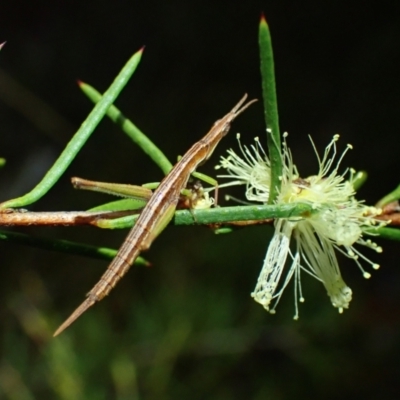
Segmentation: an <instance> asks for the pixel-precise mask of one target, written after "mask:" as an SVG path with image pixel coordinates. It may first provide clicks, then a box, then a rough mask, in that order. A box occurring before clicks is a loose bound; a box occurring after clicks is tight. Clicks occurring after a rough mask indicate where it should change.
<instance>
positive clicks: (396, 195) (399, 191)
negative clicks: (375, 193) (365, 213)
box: [376, 185, 400, 207]
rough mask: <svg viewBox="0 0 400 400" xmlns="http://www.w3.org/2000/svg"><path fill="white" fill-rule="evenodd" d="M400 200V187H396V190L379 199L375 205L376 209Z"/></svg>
mask: <svg viewBox="0 0 400 400" xmlns="http://www.w3.org/2000/svg"><path fill="white" fill-rule="evenodd" d="M399 199H400V185H399V186H397V188H396V189H394V190H393V191H392V192H390V193H389V194H387V195H386V196H385V197H383V198H382V199H380V200H379V201H378V203H376V206H377V207H384V206H386V205H387V204H389V203H392V202H394V201H397V200H399Z"/></svg>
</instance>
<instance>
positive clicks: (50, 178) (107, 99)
mask: <svg viewBox="0 0 400 400" xmlns="http://www.w3.org/2000/svg"><path fill="white" fill-rule="evenodd" d="M142 52H143V50H139V51H138V52H136V53H135V54H134V55H133V56H132V57H131V59H130V60H129V61H128V62H127V63H126V65H125V66H124V67H123V68H122V70H121V72H120V73H119V74H118V75H117V77H116V78H115V80H114V82H113V83H112V84H111V86H110V87H109V88H108V89H107V91H106V92H105V93H104V95H103V97H102V99H101V101H99V102H98V103H97V104H96V106H95V107H94V108H93V110H92V112H91V113H90V114H89V116H88V117H87V118H86V120H85V121H84V122H83V124H82V125H81V127H80V128H79V129H78V131H77V132H76V133H75V135H74V136H73V138H72V139H71V140H70V142H69V143H68V144H67V146H66V148H65V149H64V151H63V152H62V153H61V155H60V157H59V158H58V159H57V161H56V162H55V163H54V165H53V166H52V167H51V168H50V170H49V171H47V173H46V175H45V176H44V177H43V179H42V180H41V182H40V183H39V184H38V185H37V186H36V187H34V188H33V189H32V190H31V191H30V192H29V193H27V194H26V195H24V196H21V197H18V198H15V199H12V200H8V201H5V202H4V203H1V204H0V209H5V208H13V207H23V206H26V205H28V204H32V203H34V202H35V201H37V200H39V199H40V198H41V197H42V196H44V195H45V194H46V193H47V192H48V191H49V190H50V189H51V187H52V186H53V185H54V184H55V183H56V182H57V181H58V179H59V178H60V176H61V175H62V174H63V173H64V171H65V170H66V169H67V168H68V166H69V165H70V164H71V162H72V161H73V159H74V158H75V156H76V155H77V154H78V152H79V150H80V149H81V148H82V146H83V145H84V144H85V143H86V141H87V139H88V138H89V137H90V135H91V134H92V132H93V131H94V129H95V128H96V126H97V125H98V124H99V122H100V121H101V119H102V118H103V116H104V115H105V114H106V112H107V110H108V108H109V107H110V106H111V105H112V103H113V102H114V101H115V99H116V98H117V97H118V95H119V94H120V92H121V91H122V89H123V88H124V87H125V85H126V84H127V83H128V81H129V79H130V77H131V76H132V74H133V73H134V72H135V70H136V67H137V66H138V64H139V62H140V59H141V57H142Z"/></svg>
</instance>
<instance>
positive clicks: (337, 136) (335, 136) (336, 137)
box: [333, 133, 340, 142]
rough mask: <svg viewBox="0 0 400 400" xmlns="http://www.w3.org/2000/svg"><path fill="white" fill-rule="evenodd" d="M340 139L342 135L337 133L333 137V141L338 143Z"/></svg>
mask: <svg viewBox="0 0 400 400" xmlns="http://www.w3.org/2000/svg"><path fill="white" fill-rule="evenodd" d="M339 138H340V135H339V134H338V133H337V134H336V135H333V140H334V141H335V142H336V141H338V140H339Z"/></svg>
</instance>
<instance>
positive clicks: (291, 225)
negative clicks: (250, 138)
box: [217, 134, 384, 319]
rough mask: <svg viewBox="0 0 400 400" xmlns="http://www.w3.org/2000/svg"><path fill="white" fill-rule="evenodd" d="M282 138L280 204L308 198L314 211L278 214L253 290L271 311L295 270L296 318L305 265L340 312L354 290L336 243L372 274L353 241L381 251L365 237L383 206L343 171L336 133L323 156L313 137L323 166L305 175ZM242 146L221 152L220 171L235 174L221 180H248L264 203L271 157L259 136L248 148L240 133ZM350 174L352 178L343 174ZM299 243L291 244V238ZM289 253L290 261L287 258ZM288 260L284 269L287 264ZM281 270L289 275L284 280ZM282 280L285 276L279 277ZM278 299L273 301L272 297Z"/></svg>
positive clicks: (251, 193)
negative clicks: (362, 197)
mask: <svg viewBox="0 0 400 400" xmlns="http://www.w3.org/2000/svg"><path fill="white" fill-rule="evenodd" d="M286 136H287V134H284V142H283V152H282V161H283V171H282V176H281V178H280V179H281V184H282V185H281V189H280V192H279V195H278V198H277V200H276V204H278V205H279V204H288V203H309V204H311V205H312V208H313V209H314V210H315V212H312V213H311V215H310V216H308V217H295V218H290V219H277V220H275V233H274V235H273V237H272V240H271V242H270V244H269V247H268V251H267V254H266V256H265V259H264V264H263V267H262V269H261V273H260V276H259V277H258V281H257V285H256V287H255V289H254V292H253V293H252V294H251V295H252V297H253V298H254V300H255V301H257V302H258V303H260V304H261V305H262V306H263V307H264V308H265V309H266V310H268V311H269V312H271V313H274V312H275V307H276V305H277V303H278V302H279V299H280V297H281V295H282V293H283V290H284V289H285V287H286V286H287V284H288V283H289V281H290V280H291V279H292V277H293V276H294V281H295V283H294V291H295V316H294V318H295V319H297V318H298V314H299V313H298V302H299V301H300V302H303V301H304V298H303V295H302V290H301V280H300V273H301V271H305V272H307V273H308V274H310V275H312V276H313V277H314V278H316V279H317V280H319V281H321V282H322V283H323V285H324V286H325V289H326V290H327V293H328V296H329V297H330V299H331V302H332V305H333V306H334V307H336V308H338V310H339V312H340V313H342V312H343V309H345V308H348V307H349V303H350V301H351V298H352V291H351V289H350V288H349V287H348V286H347V285H346V283H345V282H344V281H343V278H342V276H341V274H340V270H339V265H338V262H337V258H336V254H335V249H336V250H339V251H340V252H341V253H343V254H345V255H346V256H347V257H349V258H351V259H353V260H354V261H355V262H356V264H357V266H358V267H359V269H360V270H361V272H362V274H363V276H364V277H365V278H369V277H370V276H371V275H370V274H369V273H368V272H366V271H365V270H364V269H363V267H362V266H361V263H360V259H362V260H364V261H365V262H367V263H368V264H370V265H371V266H372V268H374V269H378V268H379V265H378V264H375V263H373V262H372V261H370V260H369V259H368V258H366V257H365V256H363V255H362V254H361V253H360V252H359V251H358V250H356V249H355V248H354V247H353V245H354V244H356V243H357V244H361V245H364V246H367V247H370V248H372V249H374V250H375V251H376V252H378V253H379V252H381V251H382V249H381V247H379V246H377V245H376V244H375V243H373V242H372V241H371V240H364V239H363V234H364V230H365V228H368V227H370V226H371V225H376V224H379V225H383V224H384V223H382V222H377V221H376V219H375V217H376V216H377V215H378V214H379V213H380V210H378V209H376V208H373V207H367V206H365V205H364V204H363V203H362V202H360V201H357V200H356V199H355V197H354V195H355V190H354V187H353V181H354V171H353V170H350V171H349V170H348V169H347V170H345V172H344V173H342V174H339V173H338V168H339V166H340V164H341V162H342V159H343V157H344V155H345V154H346V152H347V151H348V150H349V149H351V148H352V147H351V145H348V146H347V148H346V150H345V151H344V152H343V153H342V155H341V156H340V157H339V158H338V160H337V161H336V158H337V150H336V142H337V140H338V139H339V135H335V136H334V137H333V139H332V141H331V142H330V143H329V145H328V146H327V147H326V149H325V152H324V155H323V157H322V159H321V158H320V157H319V155H318V152H317V150H316V148H315V146H314V143H313V142H312V140H311V143H312V146H313V148H314V151H315V154H316V156H317V160H318V164H319V170H318V173H317V175H313V176H310V177H308V178H305V179H303V178H301V177H300V175H299V173H298V170H297V167H296V165H295V164H294V163H293V159H292V155H291V152H290V150H289V148H288V146H287V143H286ZM238 141H239V147H240V150H241V153H242V155H243V157H244V158H241V157H240V156H238V155H237V154H236V153H235V152H234V151H233V150H228V156H227V157H222V158H221V161H220V164H219V165H218V166H217V168H223V169H225V170H227V172H228V173H227V174H226V175H219V176H218V177H222V178H229V179H232V178H233V179H234V180H233V181H231V182H229V183H226V184H224V185H222V186H232V185H240V184H243V185H246V197H247V199H248V200H250V201H258V202H262V203H266V202H267V201H268V197H269V188H270V182H271V169H270V161H269V158H268V156H267V154H266V153H265V151H264V149H263V148H262V146H261V145H260V143H259V141H258V138H256V139H255V144H254V145H251V146H250V148H248V147H246V146H242V145H241V143H240V136H239V135H238ZM346 175H349V177H348V179H346V178H345V176H346ZM292 238H294V239H295V246H293V248H292V249H291V247H290V244H291V239H292ZM288 256H289V262H287V261H288V260H287V259H288ZM287 263H288V264H290V265H289V267H288V269H287V272H286V273H285V274H284V273H283V271H284V269H285V265H286V264H287ZM282 275H285V277H284V279H283V280H282V279H281V277H282ZM281 281H282V282H281ZM273 300H275V301H274V304H273V305H271V302H272V301H273Z"/></svg>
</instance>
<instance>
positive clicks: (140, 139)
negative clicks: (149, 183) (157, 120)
mask: <svg viewBox="0 0 400 400" xmlns="http://www.w3.org/2000/svg"><path fill="white" fill-rule="evenodd" d="M78 84H79V87H80V88H81V90H82V91H83V93H85V95H86V96H87V97H88V98H89V99H90V100H91V101H93V103H97V102H98V101H100V99H101V93H100V92H98V91H97V90H96V89H95V88H94V87H92V86H90V85H88V84H87V83H84V82H78ZM107 115H108V117H109V118H110V119H111V120H112V121H114V122H115V123H116V124H118V125H119V126H120V127H121V129H122V130H123V131H124V132H125V133H126V134H127V135H128V136H129V137H130V138H131V139H132V140H133V141H134V142H135V143H136V144H137V145H138V146H139V147H140V148H141V149H142V150H143V151H144V152H145V153H146V154H147V155H148V156H149V157H150V158H151V159H152V160H153V161H154V162H155V163H156V164H157V165H158V166H159V167H160V168H161V170H162V171H163V173H164V174H165V175H167V174H168V172H169V171H170V170H171V169H172V164H171V163H170V162H169V160H168V158H167V157H166V156H165V155H164V153H163V152H162V151H161V150H160V149H159V148H158V147H157V146H156V145H155V144H154V143H153V142H152V141H151V140H150V139H149V138H148V137H147V136H146V135H145V134H144V133H143V132H142V131H140V129H139V128H138V127H137V126H135V125H134V124H133V123H132V122H131V121H130V120H129V119H128V118H126V117H125V116H124V115H123V114H122V112H121V111H120V110H119V109H118V108H117V107H115V106H114V105H112V106H110V108H109V109H108V111H107Z"/></svg>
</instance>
